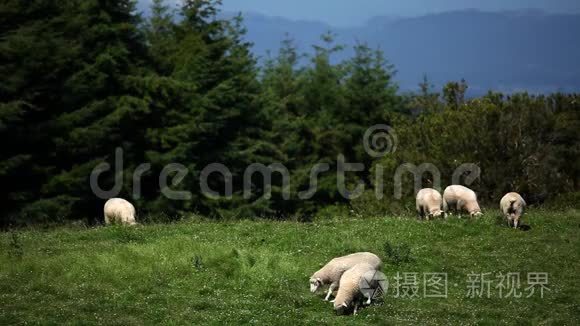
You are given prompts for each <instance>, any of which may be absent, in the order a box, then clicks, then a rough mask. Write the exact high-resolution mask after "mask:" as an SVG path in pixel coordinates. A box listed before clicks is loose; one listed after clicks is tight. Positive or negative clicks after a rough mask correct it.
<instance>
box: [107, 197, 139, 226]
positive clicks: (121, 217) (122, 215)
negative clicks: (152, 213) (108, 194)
mask: <svg viewBox="0 0 580 326" xmlns="http://www.w3.org/2000/svg"><path fill="white" fill-rule="evenodd" d="M104 213H105V224H112V223H119V224H124V225H135V224H137V222H136V221H135V207H134V206H133V204H131V203H130V202H128V201H126V200H125V199H122V198H111V199H109V200H107V202H106V203H105V208H104Z"/></svg>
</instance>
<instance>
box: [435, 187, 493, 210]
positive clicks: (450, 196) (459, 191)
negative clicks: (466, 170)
mask: <svg viewBox="0 0 580 326" xmlns="http://www.w3.org/2000/svg"><path fill="white" fill-rule="evenodd" d="M443 206H444V211H445V212H448V211H449V210H450V209H451V210H454V211H456V212H460V211H461V210H465V211H467V212H468V213H469V215H470V216H471V217H479V216H482V215H483V213H481V208H479V204H478V203H477V195H476V194H475V192H473V190H471V189H469V188H467V187H464V186H460V185H453V186H449V187H447V188H445V191H444V192H443Z"/></svg>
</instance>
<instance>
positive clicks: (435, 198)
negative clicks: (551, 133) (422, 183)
mask: <svg viewBox="0 0 580 326" xmlns="http://www.w3.org/2000/svg"><path fill="white" fill-rule="evenodd" d="M416 207H417V213H419V216H420V217H421V218H425V219H427V220H429V219H430V218H433V217H440V216H441V215H443V217H445V213H444V212H443V209H444V205H443V196H441V193H440V192H439V191H437V190H435V189H431V188H425V189H421V190H420V191H419V192H418V193H417V197H416Z"/></svg>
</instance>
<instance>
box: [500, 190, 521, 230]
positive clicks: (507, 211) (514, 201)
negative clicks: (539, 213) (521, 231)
mask: <svg viewBox="0 0 580 326" xmlns="http://www.w3.org/2000/svg"><path fill="white" fill-rule="evenodd" d="M525 208H526V201H525V200H524V199H523V198H522V196H520V194H518V193H517V192H510V193H508V194H506V195H505V196H503V198H502V199H501V201H500V202H499V209H500V210H501V212H502V213H503V214H504V216H505V218H506V220H507V223H508V226H510V227H511V226H513V227H514V229H517V228H518V225H519V223H520V218H521V217H522V215H523V214H524V209H525Z"/></svg>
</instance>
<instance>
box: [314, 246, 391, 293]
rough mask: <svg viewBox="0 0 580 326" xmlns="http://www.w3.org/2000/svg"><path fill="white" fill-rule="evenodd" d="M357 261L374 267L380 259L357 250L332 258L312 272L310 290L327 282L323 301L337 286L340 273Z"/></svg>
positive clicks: (378, 265) (315, 289) (377, 266)
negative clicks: (327, 285)
mask: <svg viewBox="0 0 580 326" xmlns="http://www.w3.org/2000/svg"><path fill="white" fill-rule="evenodd" d="M359 263H367V264H369V265H371V266H373V267H374V268H376V269H378V268H379V267H380V266H381V264H382V262H381V259H380V258H379V257H378V256H377V255H375V254H373V253H370V252H358V253H354V254H350V255H346V256H342V257H337V258H334V259H332V260H331V261H329V262H328V263H327V264H326V265H324V267H322V268H321V269H319V270H318V271H317V272H316V273H314V274H312V276H311V277H310V292H312V293H315V292H316V291H317V290H318V289H319V288H320V287H321V286H323V285H326V284H329V285H330V286H329V288H328V293H327V295H326V297H325V298H324V300H325V301H328V299H329V298H330V295H331V294H332V292H333V291H334V290H336V289H338V288H339V284H340V277H341V276H342V274H343V273H344V272H345V271H347V270H348V269H350V268H351V267H353V266H354V265H356V264H359Z"/></svg>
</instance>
